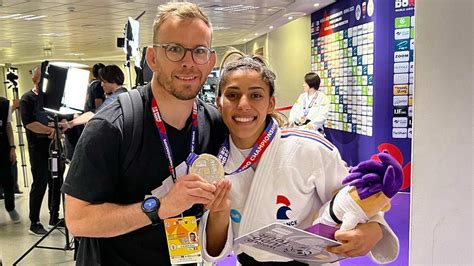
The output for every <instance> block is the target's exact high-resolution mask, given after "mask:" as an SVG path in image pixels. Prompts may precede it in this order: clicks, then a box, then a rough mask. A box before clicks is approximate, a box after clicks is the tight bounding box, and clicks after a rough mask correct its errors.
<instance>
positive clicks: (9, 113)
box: [7, 105, 12, 123]
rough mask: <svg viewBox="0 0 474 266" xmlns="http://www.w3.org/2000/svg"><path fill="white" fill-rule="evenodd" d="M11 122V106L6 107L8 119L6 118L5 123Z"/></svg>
mask: <svg viewBox="0 0 474 266" xmlns="http://www.w3.org/2000/svg"><path fill="white" fill-rule="evenodd" d="M11 122H12V106H11V105H8V117H7V123H11Z"/></svg>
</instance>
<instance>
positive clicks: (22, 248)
mask: <svg viewBox="0 0 474 266" xmlns="http://www.w3.org/2000/svg"><path fill="white" fill-rule="evenodd" d="M20 178H22V177H21V176H20ZM20 186H21V183H20ZM21 190H23V194H21V195H20V196H19V195H16V198H15V203H16V209H17V211H18V212H19V213H20V215H21V217H22V221H21V223H19V224H13V223H12V222H11V220H10V217H9V215H8V213H7V212H6V211H5V203H4V201H3V200H0V254H1V255H2V257H3V265H12V264H13V263H14V262H15V261H16V260H17V259H18V258H19V257H21V255H22V254H24V253H25V252H26V251H27V250H28V249H29V248H30V247H31V246H33V245H34V244H35V243H36V242H37V241H38V240H39V239H40V238H41V237H38V236H34V235H31V234H29V233H28V229H29V227H30V221H29V219H28V193H29V188H23V187H21ZM46 198H47V197H46V196H45V198H44V201H43V205H42V206H41V216H40V217H41V223H42V224H43V225H44V226H45V229H46V230H49V229H48V228H47V225H48V221H49V212H48V207H47V201H46ZM60 216H61V217H62V212H61V215H60ZM40 245H41V246H48V247H49V246H53V247H59V248H64V247H65V245H66V240H65V236H64V235H63V234H62V233H61V232H60V231H58V230H53V232H52V233H51V234H50V235H49V236H48V237H47V238H45V239H44V240H43V241H42V242H41V243H40ZM73 255H74V251H63V250H50V249H42V248H35V249H33V250H32V251H31V252H30V253H29V254H28V255H27V256H26V257H25V258H23V260H22V261H21V262H19V263H18V265H35V266H36V265H74V260H73Z"/></svg>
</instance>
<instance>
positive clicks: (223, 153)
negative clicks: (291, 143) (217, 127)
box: [217, 119, 278, 175]
mask: <svg viewBox="0 0 474 266" xmlns="http://www.w3.org/2000/svg"><path fill="white" fill-rule="evenodd" d="M277 129H278V125H277V124H276V123H275V122H274V121H273V119H271V120H270V122H269V123H268V125H267V127H266V128H265V130H264V131H263V132H262V134H261V135H260V137H258V139H257V141H256V142H255V144H254V145H253V147H252V150H251V151H250V153H249V155H247V158H245V160H244V161H243V162H242V164H241V165H240V166H239V168H237V169H236V170H235V171H233V172H232V173H226V175H233V174H238V173H241V172H243V171H245V170H247V169H248V168H249V167H251V166H252V165H254V164H256V163H257V162H258V160H259V159H260V157H262V154H263V153H264V152H265V150H266V149H267V148H268V146H270V143H271V142H272V140H273V138H274V137H275V135H276V132H277ZM229 138H230V136H229V137H227V138H226V139H225V141H224V144H222V147H221V148H220V149H219V153H218V155H217V158H218V159H219V160H220V161H221V163H222V165H225V164H226V162H227V160H228V159H229V152H230V144H229Z"/></svg>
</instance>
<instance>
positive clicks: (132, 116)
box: [118, 89, 143, 169]
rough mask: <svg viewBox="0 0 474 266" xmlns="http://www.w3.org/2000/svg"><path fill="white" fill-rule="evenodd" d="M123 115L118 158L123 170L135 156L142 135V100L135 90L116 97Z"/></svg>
mask: <svg viewBox="0 0 474 266" xmlns="http://www.w3.org/2000/svg"><path fill="white" fill-rule="evenodd" d="M118 99H119V102H120V105H121V106H122V113H123V143H122V147H123V149H122V151H121V154H120V157H121V159H122V166H123V169H127V168H128V167H129V166H130V164H131V162H132V160H133V157H134V156H135V155H136V153H137V151H138V148H139V146H140V143H141V138H142V133H143V100H142V96H141V95H140V92H139V91H138V90H137V89H135V90H131V91H129V92H127V93H121V94H120V95H119V97H118Z"/></svg>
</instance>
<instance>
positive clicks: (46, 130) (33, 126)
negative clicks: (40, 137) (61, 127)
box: [25, 121, 54, 139]
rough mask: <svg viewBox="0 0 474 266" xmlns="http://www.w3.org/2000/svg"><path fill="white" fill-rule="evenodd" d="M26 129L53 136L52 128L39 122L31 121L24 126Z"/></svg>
mask: <svg viewBox="0 0 474 266" xmlns="http://www.w3.org/2000/svg"><path fill="white" fill-rule="evenodd" d="M25 127H26V128H27V129H29V130H31V131H33V132H35V133H36V134H44V135H48V137H49V138H50V139H52V138H54V128H52V127H48V126H45V125H43V124H41V123H40V122H37V121H35V122H31V123H29V124H28V125H26V126H25Z"/></svg>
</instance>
